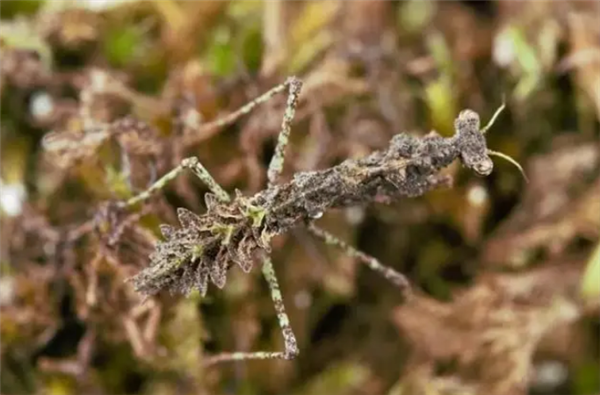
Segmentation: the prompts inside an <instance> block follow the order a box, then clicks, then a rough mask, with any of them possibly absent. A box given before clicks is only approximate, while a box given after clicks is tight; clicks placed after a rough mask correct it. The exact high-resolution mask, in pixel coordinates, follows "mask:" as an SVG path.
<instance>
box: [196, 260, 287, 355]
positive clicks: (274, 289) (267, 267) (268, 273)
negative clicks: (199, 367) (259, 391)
mask: <svg viewBox="0 0 600 395" xmlns="http://www.w3.org/2000/svg"><path fill="white" fill-rule="evenodd" d="M262 273H263V275H264V277H265V279H266V280H267V284H268V285H269V290H270V292H271V299H272V300H273V305H274V306H275V311H276V313H277V321H278V322H279V327H280V328H281V333H282V335H283V342H284V346H285V351H256V352H230V353H220V354H217V355H214V356H212V357H209V358H208V359H207V360H206V362H205V363H206V365H213V364H215V363H219V362H227V361H243V360H248V359H293V358H295V357H296V356H297V355H298V353H299V351H298V343H297V341H296V336H295V335H294V332H293V330H292V327H291V325H290V319H289V317H288V315H287V313H286V312H285V307H284V305H283V296H282V295H281V291H280V289H279V282H278V281H277V276H276V275H275V269H274V268H273V262H272V261H271V258H270V257H268V256H267V257H265V258H263V264H262Z"/></svg>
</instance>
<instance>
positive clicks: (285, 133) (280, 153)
mask: <svg viewBox="0 0 600 395" xmlns="http://www.w3.org/2000/svg"><path fill="white" fill-rule="evenodd" d="M284 85H285V86H287V87H288V98H287V105H286V106H285V112H284V114H283V121H282V122H281V132H279V136H278V137H277V146H276V147H275V154H274V155H273V157H272V158H271V163H269V170H268V171H267V178H268V180H269V186H273V185H275V184H276V183H277V179H278V178H279V175H280V174H281V171H282V170H283V163H284V160H285V149H286V147H287V145H288V141H289V139H290V133H291V131H292V121H293V120H294V115H295V114H296V106H297V105H298V98H299V97H300V91H301V90H302V81H300V80H299V79H298V78H296V77H290V78H288V79H287V80H286V82H285V83H284Z"/></svg>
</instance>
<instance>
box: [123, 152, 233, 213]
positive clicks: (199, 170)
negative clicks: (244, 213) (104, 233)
mask: <svg viewBox="0 0 600 395" xmlns="http://www.w3.org/2000/svg"><path fill="white" fill-rule="evenodd" d="M185 169H189V170H191V171H192V172H193V173H194V174H195V175H196V176H197V177H198V178H199V179H200V180H202V181H203V182H204V183H205V184H206V185H207V186H208V188H209V189H210V190H211V192H213V193H214V194H215V195H216V196H217V198H218V199H219V200H220V201H222V202H228V201H229V200H230V198H229V194H228V193H227V191H225V190H224V189H223V188H222V187H221V186H220V185H219V184H218V183H217V182H216V181H215V179H214V178H213V177H212V176H211V175H210V173H209V172H208V170H206V168H204V166H202V164H201V163H200V161H199V160H198V158H196V157H195V156H193V157H190V158H185V159H183V160H182V161H181V163H180V164H179V166H177V167H175V168H174V169H173V170H171V171H170V172H168V173H167V174H165V175H164V176H162V177H161V178H160V179H159V180H158V181H156V182H155V183H154V184H152V185H151V186H150V188H148V189H146V190H145V191H143V192H141V193H139V194H138V195H136V196H134V197H132V198H130V199H129V200H127V201H125V202H124V203H122V206H133V205H134V204H137V203H139V202H141V201H144V200H147V199H149V198H150V197H151V196H152V194H153V193H155V192H157V191H159V190H161V189H163V188H164V187H165V186H166V185H167V184H168V183H169V181H172V180H174V179H175V178H177V176H178V175H179V174H181V172H182V171H184V170H185Z"/></svg>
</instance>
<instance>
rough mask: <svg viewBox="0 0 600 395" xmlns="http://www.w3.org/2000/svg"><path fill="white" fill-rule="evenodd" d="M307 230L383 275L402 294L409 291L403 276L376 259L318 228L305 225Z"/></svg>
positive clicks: (312, 225)
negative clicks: (398, 288)
mask: <svg viewBox="0 0 600 395" xmlns="http://www.w3.org/2000/svg"><path fill="white" fill-rule="evenodd" d="M307 229H308V231H309V232H310V233H311V234H313V235H314V236H315V237H317V238H318V239H320V240H322V241H323V242H325V244H328V245H331V246H335V247H337V248H339V249H340V250H342V251H343V252H344V253H346V254H348V255H349V256H351V257H353V258H356V259H358V260H359V261H360V262H362V263H364V264H366V265H367V266H368V267H369V268H371V269H373V270H375V271H376V272H378V273H380V274H381V275H383V277H385V278H386V279H388V280H389V281H391V282H392V283H393V284H394V285H396V286H398V287H400V289H401V290H402V292H403V293H405V294H407V293H408V292H409V291H410V284H409V282H408V280H407V278H406V277H405V276H404V275H403V274H401V273H398V272H397V271H396V270H394V269H392V268H391V267H388V266H385V265H383V264H382V263H381V262H379V261H378V260H377V259H376V258H374V257H372V256H370V255H367V254H365V253H364V252H362V251H359V250H357V249H356V248H354V247H352V246H351V245H349V244H347V243H346V242H344V241H343V240H340V239H339V238H338V237H336V236H334V235H332V234H331V233H329V232H327V231H326V230H324V229H321V228H319V227H318V226H316V225H314V224H312V223H311V224H308V225H307Z"/></svg>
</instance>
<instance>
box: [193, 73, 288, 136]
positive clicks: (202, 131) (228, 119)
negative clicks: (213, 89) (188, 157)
mask: <svg viewBox="0 0 600 395" xmlns="http://www.w3.org/2000/svg"><path fill="white" fill-rule="evenodd" d="M292 79H294V80H297V79H295V78H294V77H291V78H288V79H287V80H286V81H285V82H284V83H283V84H279V85H277V86H276V87H274V88H273V89H271V90H269V91H267V92H265V93H263V94H262V95H260V96H259V97H257V98H256V99H254V100H252V101H251V102H249V103H248V104H245V105H244V106H242V107H240V108H239V109H237V110H236V111H234V112H232V113H230V114H228V115H226V116H224V117H222V118H218V119H216V120H214V121H212V122H208V123H205V124H203V125H201V126H200V127H198V129H197V130H196V133H194V134H191V135H190V136H189V137H188V138H187V139H186V140H185V145H188V146H189V145H192V144H195V143H196V142H198V141H200V140H204V139H206V136H209V135H211V134H213V133H215V132H216V131H217V130H219V129H221V128H223V127H225V126H227V125H230V124H232V123H234V122H235V121H237V120H238V119H239V118H241V117H242V116H244V115H246V114H249V113H250V112H251V111H252V110H253V109H254V108H255V107H256V106H258V105H260V104H263V103H265V102H267V101H269V100H270V99H271V98H272V97H273V96H275V95H277V94H278V93H281V92H283V91H284V90H285V88H287V87H288V86H289V85H290V81H291V80H292Z"/></svg>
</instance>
